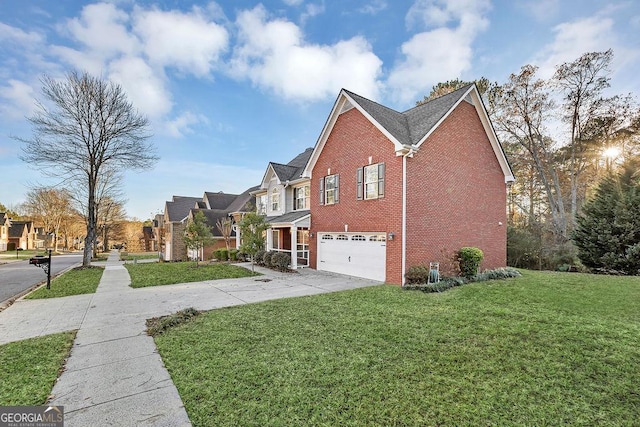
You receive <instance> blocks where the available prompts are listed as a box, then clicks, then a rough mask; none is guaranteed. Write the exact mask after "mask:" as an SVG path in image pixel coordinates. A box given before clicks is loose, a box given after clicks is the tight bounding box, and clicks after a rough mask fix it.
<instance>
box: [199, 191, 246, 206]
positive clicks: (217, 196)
mask: <svg viewBox="0 0 640 427" xmlns="http://www.w3.org/2000/svg"><path fill="white" fill-rule="evenodd" d="M204 197H205V198H206V199H207V200H208V202H209V209H226V208H227V207H228V206H229V205H230V204H231V203H233V201H234V200H235V199H236V197H238V194H227V193H223V192H222V191H220V192H218V193H212V192H208V191H207V192H205V193H204Z"/></svg>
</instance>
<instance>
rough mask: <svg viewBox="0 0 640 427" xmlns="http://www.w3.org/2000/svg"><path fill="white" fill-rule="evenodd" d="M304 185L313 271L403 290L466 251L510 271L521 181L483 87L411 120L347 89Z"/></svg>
mask: <svg viewBox="0 0 640 427" xmlns="http://www.w3.org/2000/svg"><path fill="white" fill-rule="evenodd" d="M300 176H301V179H309V180H310V194H311V197H310V206H309V208H310V214H311V217H310V227H309V234H308V236H309V248H310V254H309V264H310V266H311V267H312V268H317V269H319V270H327V271H333V272H337V273H343V274H349V275H354V276H360V277H365V278H370V279H374V280H381V281H386V282H387V283H392V284H403V283H404V276H405V273H406V271H407V269H408V268H409V267H410V266H412V265H418V264H424V263H427V264H428V263H429V262H440V263H441V268H442V269H444V270H445V272H446V270H447V269H451V268H452V264H451V258H452V256H453V254H454V253H455V252H456V251H457V250H458V249H460V248H461V247H464V246H476V247H479V248H480V249H482V250H483V252H484V255H485V257H484V261H483V264H482V266H481V267H482V268H483V269H485V268H496V267H503V266H505V265H506V222H507V218H506V196H507V184H508V183H509V182H511V181H513V179H514V178H513V173H512V171H511V168H510V166H509V164H508V162H507V159H506V156H505V154H504V151H503V150H502V147H501V146H500V143H499V141H498V139H497V137H496V135H495V132H494V130H493V127H492V125H491V122H490V120H489V117H488V115H487V112H486V110H485V108H484V105H483V103H482V100H481V98H480V95H479V93H478V90H477V88H476V86H475V85H468V86H465V87H463V88H461V89H459V90H456V91H454V92H452V93H450V94H448V95H445V96H442V97H440V98H437V99H434V100H431V101H429V102H427V103H425V104H422V105H419V106H416V107H414V108H412V109H410V110H407V111H405V112H397V111H394V110H392V109H390V108H387V107H385V106H383V105H380V104H378V103H375V102H373V101H370V100H368V99H366V98H363V97H361V96H359V95H356V94H355V93H352V92H349V91H347V90H344V89H343V90H342V91H341V92H340V94H339V95H338V98H337V100H336V102H335V104H334V106H333V108H332V110H331V113H330V115H329V118H328V119H327V121H326V124H325V126H324V128H323V129H322V132H321V134H320V136H319V138H318V141H317V143H316V145H315V147H314V149H313V152H312V153H311V156H310V158H309V161H308V162H307V164H306V167H305V168H304V170H303V171H302V173H301V175H300ZM263 185H264V180H263Z"/></svg>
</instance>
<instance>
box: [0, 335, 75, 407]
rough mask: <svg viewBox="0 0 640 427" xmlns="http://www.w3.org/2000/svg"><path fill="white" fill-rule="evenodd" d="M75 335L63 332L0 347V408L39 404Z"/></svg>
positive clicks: (46, 394) (45, 396) (50, 387)
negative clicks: (0, 379)
mask: <svg viewBox="0 0 640 427" xmlns="http://www.w3.org/2000/svg"><path fill="white" fill-rule="evenodd" d="M75 335H76V334H75V332H64V333H60V334H53V335H46V336H43V337H38V338H31V339H28V340H24V341H17V342H13V343H9V344H4V345H0V378H2V381H0V406H29V405H43V404H44V403H45V402H46V400H47V397H48V396H49V394H50V393H51V389H52V388H53V385H54V383H55V381H56V378H58V373H59V372H60V370H61V369H62V367H63V365H64V361H65V359H66V358H67V356H68V355H69V351H70V350H71V346H72V345H73V339H74V338H75Z"/></svg>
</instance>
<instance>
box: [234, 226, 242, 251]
mask: <svg viewBox="0 0 640 427" xmlns="http://www.w3.org/2000/svg"><path fill="white" fill-rule="evenodd" d="M234 227H235V228H236V249H240V239H242V236H240V227H239V226H238V224H236V225H234Z"/></svg>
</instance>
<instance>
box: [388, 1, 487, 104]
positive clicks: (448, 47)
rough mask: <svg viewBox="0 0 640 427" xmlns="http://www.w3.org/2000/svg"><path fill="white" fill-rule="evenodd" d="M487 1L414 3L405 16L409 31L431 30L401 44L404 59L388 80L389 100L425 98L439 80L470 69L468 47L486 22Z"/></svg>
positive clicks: (485, 25)
mask: <svg viewBox="0 0 640 427" xmlns="http://www.w3.org/2000/svg"><path fill="white" fill-rule="evenodd" d="M489 7H490V4H489V2H488V0H482V1H475V0H446V1H445V0H418V1H416V2H415V3H414V5H413V6H412V7H411V9H410V10H409V12H408V13H407V16H406V22H407V26H408V27H409V28H416V27H418V28H420V27H422V28H427V29H430V28H433V29H430V30H429V31H425V32H422V33H418V34H415V35H414V36H413V37H412V38H411V39H409V40H408V41H407V42H405V43H403V44H402V47H401V51H402V54H403V55H404V58H403V59H401V60H400V61H399V62H398V63H397V64H396V65H395V66H394V68H393V69H392V70H391V73H390V75H389V79H388V85H389V88H390V89H391V90H392V92H393V97H394V98H396V99H397V100H398V101H401V102H409V101H411V100H414V99H415V98H422V96H424V95H427V94H428V91H429V90H430V88H431V87H432V86H433V85H435V84H437V83H438V82H441V81H446V80H451V79H454V78H457V77H460V75H461V74H462V73H463V72H465V71H467V70H468V69H469V68H470V67H471V60H472V57H473V50H472V44H473V41H474V40H475V37H476V36H477V35H478V33H479V32H481V31H483V30H485V29H486V28H487V27H488V25H489V23H488V21H487V19H486V18H485V17H484V14H485V13H486V12H487V11H488V9H489Z"/></svg>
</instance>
